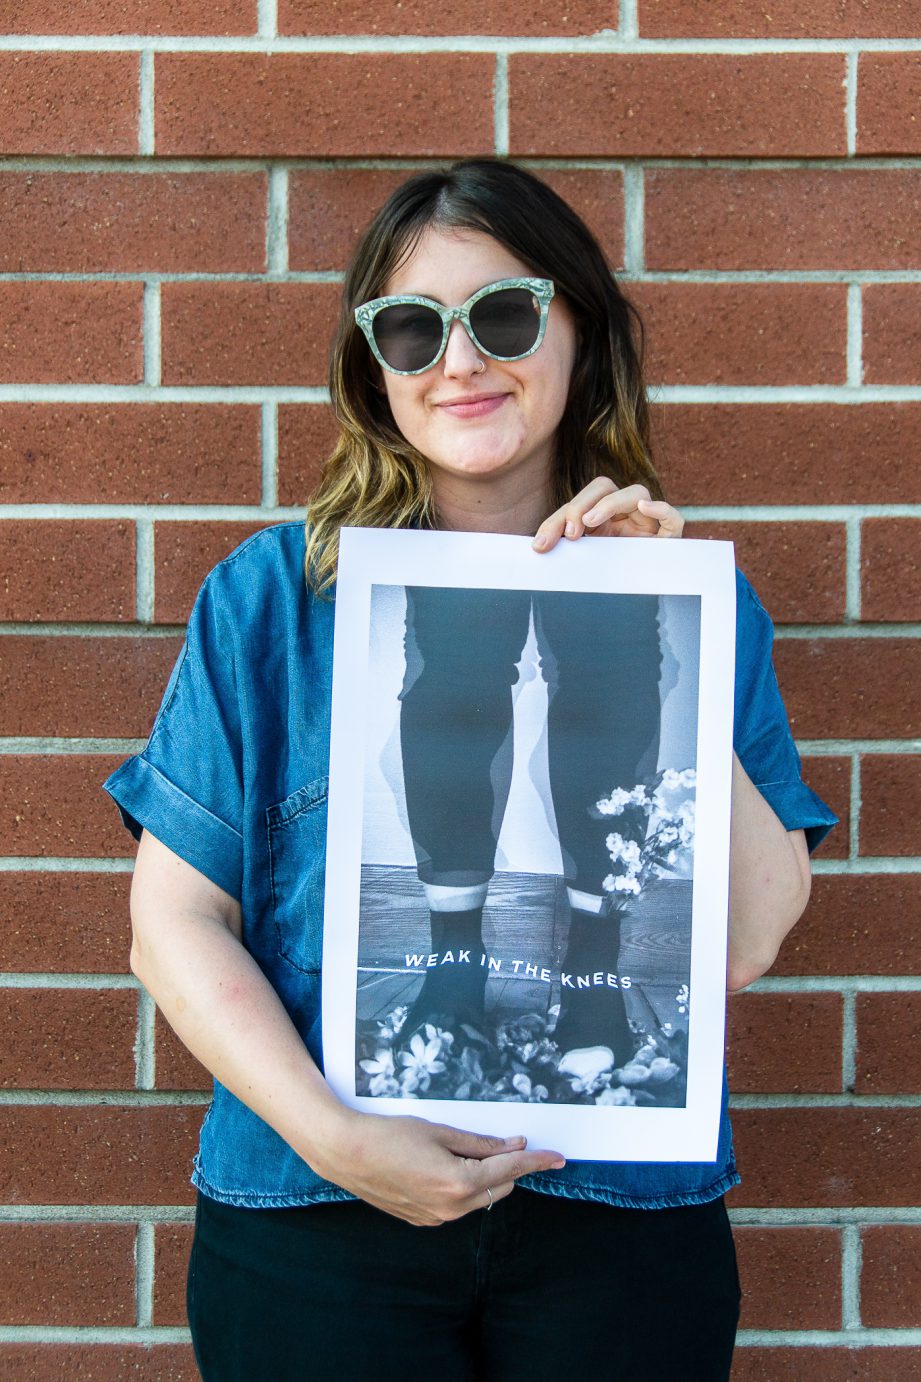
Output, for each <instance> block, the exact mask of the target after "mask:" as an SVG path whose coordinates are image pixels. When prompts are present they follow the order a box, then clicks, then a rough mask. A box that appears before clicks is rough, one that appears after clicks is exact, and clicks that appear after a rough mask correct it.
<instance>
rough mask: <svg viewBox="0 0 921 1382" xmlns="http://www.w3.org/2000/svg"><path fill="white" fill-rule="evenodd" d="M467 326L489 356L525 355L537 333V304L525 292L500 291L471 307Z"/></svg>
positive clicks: (506, 289)
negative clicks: (471, 328)
mask: <svg viewBox="0 0 921 1382" xmlns="http://www.w3.org/2000/svg"><path fill="white" fill-rule="evenodd" d="M470 325H471V326H472V327H473V331H474V335H475V336H476V338H477V340H478V341H480V342H482V344H483V345H484V346H485V347H486V349H487V350H488V351H489V352H490V353H491V354H492V355H503V356H506V357H508V358H513V357H514V356H516V355H526V354H527V352H528V351H529V350H530V349H531V347H532V346H533V345H534V342H535V341H536V340H537V333H538V332H539V330H540V301H539V299H538V298H536V297H535V296H534V294H533V293H531V292H529V291H528V289H527V288H499V289H497V290H496V292H494V293H487V294H486V295H485V297H481V298H480V299H479V301H478V302H475V303H474V304H473V306H472V307H471V309H470Z"/></svg>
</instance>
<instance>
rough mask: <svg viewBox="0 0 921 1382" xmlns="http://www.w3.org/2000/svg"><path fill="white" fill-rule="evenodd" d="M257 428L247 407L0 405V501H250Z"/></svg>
mask: <svg viewBox="0 0 921 1382" xmlns="http://www.w3.org/2000/svg"><path fill="white" fill-rule="evenodd" d="M30 286H34V285H30ZM259 431H260V419H259V408H258V407H256V406H254V405H252V404H234V405H231V406H228V405H225V404H222V403H220V404H218V403H116V404H106V403H6V404H0V503H4V504H27V503H34V501H35V497H36V495H40V496H41V498H42V500H43V502H44V503H59V504H81V503H84V504H234V503H236V504H258V502H259V495H260V490H261V483H262V482H261V476H260V463H259Z"/></svg>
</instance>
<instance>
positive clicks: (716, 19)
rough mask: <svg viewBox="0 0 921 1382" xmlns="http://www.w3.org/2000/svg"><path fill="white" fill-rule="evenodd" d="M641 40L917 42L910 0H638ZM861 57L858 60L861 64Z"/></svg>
mask: <svg viewBox="0 0 921 1382" xmlns="http://www.w3.org/2000/svg"><path fill="white" fill-rule="evenodd" d="M638 11H639V13H638V18H639V32H640V34H641V36H642V37H643V38H917V36H918V12H917V9H916V8H915V5H914V0H886V3H885V4H882V5H879V4H877V5H872V4H869V5H868V4H867V3H866V0H812V4H811V5H810V6H809V8H808V9H804V8H803V6H802V5H801V4H800V0H772V3H771V4H770V5H766V4H765V3H764V0H733V3H732V4H731V5H712V4H710V5H702V4H701V3H700V0H639V6H638ZM864 56H865V55H864V54H862V55H861V62H862V61H863V58H864Z"/></svg>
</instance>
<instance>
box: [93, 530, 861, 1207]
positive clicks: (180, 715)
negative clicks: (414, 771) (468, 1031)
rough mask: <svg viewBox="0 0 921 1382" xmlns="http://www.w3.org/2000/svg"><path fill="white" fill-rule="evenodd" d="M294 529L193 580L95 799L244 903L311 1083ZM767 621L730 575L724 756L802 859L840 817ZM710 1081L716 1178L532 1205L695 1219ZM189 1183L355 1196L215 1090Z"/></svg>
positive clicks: (315, 887) (312, 809)
mask: <svg viewBox="0 0 921 1382" xmlns="http://www.w3.org/2000/svg"><path fill="white" fill-rule="evenodd" d="M304 539H305V528H304V524H303V522H302V521H301V520H294V521H292V522H287V523H281V524H277V525H275V526H273V527H270V528H265V529H263V530H262V531H260V532H258V533H255V534H254V535H253V536H251V537H249V538H247V539H246V540H245V541H244V542H242V543H241V544H240V545H239V546H238V547H237V548H236V549H235V550H234V551H233V552H231V554H230V555H229V556H228V557H225V558H224V560H223V561H221V562H219V563H218V564H217V566H215V567H214V569H213V570H212V571H210V572H209V573H208V575H207V576H206V577H205V580H204V582H203V583H202V585H201V588H200V590H199V592H198V595H197V598H196V600H195V605H194V607H193V609H192V612H191V615H190V616H189V621H188V626H187V630H186V637H185V641H184V642H183V645H182V648H181V649H180V651H179V655H178V657H177V660H176V663H175V665H174V667H173V670H172V672H171V674H170V677H169V681H168V682H167V685H166V689H165V691H164V694H163V699H162V701H161V704H160V708H159V710H158V711H157V714H156V717H155V719H154V723H153V727H152V729H151V732H150V737H149V739H148V741H147V744H146V745H145V747H144V749H143V750H142V751H141V752H140V753H137V754H134V755H132V756H131V757H130V758H128V759H126V760H125V762H124V763H122V764H121V765H120V766H119V767H118V768H116V770H115V771H114V772H113V773H112V774H111V775H110V776H109V777H108V778H107V779H106V781H105V782H104V783H103V787H104V789H105V791H107V792H108V793H109V795H110V796H111V797H112V798H113V799H114V800H115V802H116V804H117V805H118V809H119V812H120V815H121V819H122V821H123V823H124V824H125V826H127V828H128V829H129V830H130V831H131V834H132V835H133V836H134V837H135V838H136V839H140V835H141V828H142V827H146V828H147V829H148V830H149V831H150V833H151V834H152V835H155V836H156V838H157V839H158V840H160V841H162V843H163V844H165V845H166V846H167V847H168V848H169V849H171V850H173V852H174V853H176V854H178V855H180V856H181V857H182V858H183V859H185V860H186V861H187V862H188V863H190V864H191V865H192V866H193V867H194V868H196V869H198V870H199V871H200V872H201V873H203V874H204V875H205V876H206V877H207V878H209V879H211V880H212V881H213V882H214V883H216V884H218V886H219V887H221V888H223V889H224V890H225V892H228V893H230V894H231V895H232V896H233V897H235V898H237V899H239V901H240V904H241V910H242V919H243V943H244V945H245V946H246V948H247V949H248V950H249V952H250V953H251V954H252V955H253V957H254V958H255V960H256V962H257V963H258V964H259V966H260V967H261V969H262V970H263V972H264V973H265V975H266V976H267V977H268V979H269V981H270V983H271V984H272V986H273V987H274V988H275V990H276V991H277V993H278V994H279V996H280V998H281V1001H282V1003H283V1004H284V1006H285V1008H286V1010H287V1012H288V1013H289V1014H290V1016H291V1019H292V1021H293V1023H294V1025H295V1027H296V1028H297V1030H298V1032H299V1033H300V1036H301V1038H302V1039H303V1041H304V1042H305V1044H306V1046H307V1048H308V1050H309V1051H310V1053H311V1055H312V1056H313V1058H314V1060H315V1061H316V1062H317V1064H318V1066H319V1067H320V1069H321V1070H322V1068H323V1053H322V1047H321V1025H320V964H321V955H322V937H323V893H324V874H325V862H326V858H325V849H326V803H327V787H328V772H329V728H330V697H331V686H332V651H333V615H334V601H333V600H331V599H320V598H317V597H316V596H315V595H314V594H313V593H312V592H311V591H310V590H309V588H308V587H307V584H306V581H305V578H304ZM772 638H773V628H772V625H771V620H770V618H769V616H768V615H767V613H766V612H765V610H764V608H763V606H762V605H761V603H760V601H759V600H758V598H757V596H756V595H755V593H754V591H753V589H752V587H751V585H750V584H749V583H748V581H747V580H746V578H745V577H744V576H743V575H742V574H741V573H739V572H737V626H736V681H735V728H734V743H735V749H736V752H737V753H738V755H739V758H740V759H741V762H742V764H743V766H744V768H745V769H746V771H747V773H748V774H749V776H750V777H751V778H752V780H753V781H754V782H755V784H756V785H757V786H758V788H759V790H760V791H761V793H762V794H763V796H764V797H765V798H766V799H767V801H768V802H769V803H770V805H771V806H772V807H773V809H774V811H775V812H776V813H777V815H778V816H779V817H780V819H781V821H782V822H783V824H784V825H785V826H786V827H787V829H788V830H794V829H796V828H798V827H804V828H805V831H806V836H807V841H808V843H809V847H810V850H812V849H814V848H815V847H816V845H817V844H818V843H819V842H820V840H822V839H823V838H824V836H825V835H826V834H827V833H828V831H829V830H830V829H831V828H832V826H833V825H834V824H835V823H836V820H837V817H836V816H835V815H834V814H833V813H832V812H831V811H830V810H829V809H828V807H827V806H826V805H825V804H824V802H822V801H821V800H820V799H819V798H818V797H817V796H816V795H815V793H814V792H812V791H811V790H810V789H809V788H808V787H807V786H806V785H805V784H804V782H803V781H802V778H801V776H800V760H799V755H798V753H797V750H796V746H795V745H794V743H793V739H792V737H791V735H790V730H789V726H788V723H787V717H786V713H785V711H784V706H783V702H782V700H781V697H780V692H779V690H778V687H777V681H776V678H775V676H774V671H773V667H772V665H771V643H772ZM727 1100H728V1091H727V1088H726V1076H725V1070H724V1074H723V1103H722V1112H721V1119H720V1131H719V1142H718V1150H717V1155H716V1160H715V1161H713V1162H704V1163H697V1162H668V1163H630V1162H591V1161H569V1162H567V1164H566V1166H565V1167H564V1168H563V1169H562V1170H560V1171H543V1172H540V1173H538V1174H536V1175H530V1176H525V1177H523V1178H522V1179H521V1180H520V1181H519V1184H520V1185H523V1186H527V1187H528V1188H529V1189H531V1190H538V1191H542V1192H545V1193H548V1194H554V1195H564V1196H569V1197H574V1198H579V1199H586V1200H597V1201H601V1202H605V1203H608V1204H614V1205H621V1206H627V1207H636V1208H664V1207H668V1206H672V1205H681V1204H695V1203H700V1202H703V1201H705V1200H710V1199H715V1198H717V1197H718V1196H719V1195H722V1194H723V1193H724V1192H725V1191H726V1190H728V1189H729V1188H730V1187H731V1186H732V1185H735V1184H736V1183H737V1182H738V1180H739V1176H738V1173H737V1171H736V1166H735V1158H734V1156H733V1148H732V1132H731V1128H730V1123H729V1116H728V1112H727ZM192 1183H193V1185H195V1186H196V1187H197V1188H198V1189H199V1190H201V1192H202V1193H203V1194H205V1195H208V1196H210V1197H212V1198H214V1199H216V1200H222V1201H224V1202H225V1203H227V1204H235V1205H242V1206H255V1207H264V1208H272V1207H277V1208H283V1207H289V1206H296V1205H306V1204H312V1203H318V1202H323V1201H330V1200H349V1199H353V1198H355V1197H354V1196H353V1195H351V1194H350V1193H349V1192H348V1191H347V1190H344V1189H342V1188H341V1187H340V1186H337V1185H335V1184H333V1183H331V1182H330V1181H328V1180H324V1179H323V1178H321V1177H320V1176H318V1175H317V1174H316V1173H315V1172H314V1171H313V1170H311V1168H310V1167H309V1166H308V1165H307V1163H306V1162H305V1161H303V1160H302V1159H301V1157H299V1156H298V1155H297V1153H296V1152H295V1151H294V1150H293V1148H291V1147H290V1146H289V1145H288V1144H287V1143H286V1142H285V1141H284V1140H283V1139H282V1138H281V1137H280V1136H279V1134H278V1133H276V1132H275V1131H274V1130H273V1129H272V1128H270V1127H269V1125H268V1124H267V1123H265V1122H264V1121H263V1120H262V1119H261V1118H259V1117H258V1116H257V1115H256V1114H255V1113H253V1112H252V1111H251V1110H250V1109H249V1108H248V1107H247V1106H246V1105H245V1104H244V1103H242V1102H241V1101H240V1100H239V1099H237V1098H236V1097H235V1096H234V1095H233V1094H231V1093H230V1092H229V1091H228V1090H227V1089H225V1088H224V1087H223V1086H222V1085H221V1084H220V1083H219V1082H217V1081H215V1084H214V1096H213V1099H212V1102H211V1104H210V1106H209V1108H208V1110H207V1113H206V1114H205V1118H204V1122H203V1125H202V1129H201V1138H200V1145H199V1150H198V1153H197V1155H196V1157H195V1161H194V1172H193V1175H192Z"/></svg>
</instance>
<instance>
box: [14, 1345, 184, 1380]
mask: <svg viewBox="0 0 921 1382" xmlns="http://www.w3.org/2000/svg"><path fill="white" fill-rule="evenodd" d="M0 1370H2V1372H3V1377H4V1382H61V1379H62V1378H65V1377H66V1378H71V1377H80V1378H83V1377H85V1378H88V1379H92V1382H128V1380H129V1379H130V1382H199V1379H200V1377H201V1373H200V1372H199V1371H198V1368H197V1367H196V1366H195V1356H194V1354H193V1352H192V1345H191V1344H154V1345H153V1346H151V1345H149V1344H148V1345H144V1346H142V1345H140V1344H139V1345H137V1346H132V1345H130V1344H117V1345H116V1344H0Z"/></svg>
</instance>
